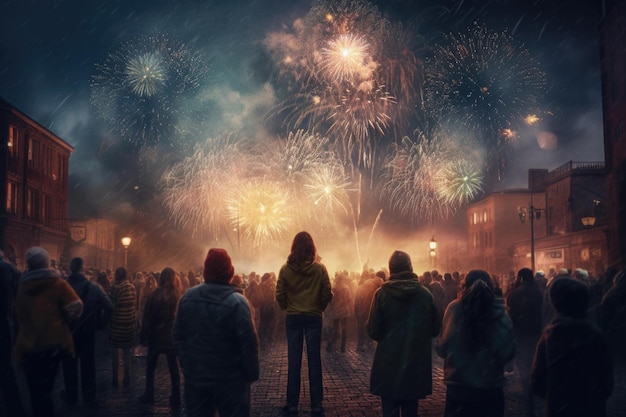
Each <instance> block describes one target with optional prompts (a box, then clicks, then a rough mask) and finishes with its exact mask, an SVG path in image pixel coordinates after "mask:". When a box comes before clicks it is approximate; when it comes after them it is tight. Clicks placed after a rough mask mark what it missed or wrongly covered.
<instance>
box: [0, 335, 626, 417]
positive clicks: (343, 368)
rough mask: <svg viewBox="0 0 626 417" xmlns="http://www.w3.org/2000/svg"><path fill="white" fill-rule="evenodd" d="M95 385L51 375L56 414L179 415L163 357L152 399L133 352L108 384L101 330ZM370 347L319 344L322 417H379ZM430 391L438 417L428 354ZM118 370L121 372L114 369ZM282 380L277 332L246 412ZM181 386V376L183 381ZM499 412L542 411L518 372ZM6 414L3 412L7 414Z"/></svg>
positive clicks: (436, 375) (622, 387)
mask: <svg viewBox="0 0 626 417" xmlns="http://www.w3.org/2000/svg"><path fill="white" fill-rule="evenodd" d="M96 354H97V358H98V359H97V375H98V377H97V389H98V396H97V397H98V407H97V408H87V407H86V406H84V405H82V404H80V403H79V404H78V405H77V406H74V407H72V408H68V407H67V406H66V405H65V404H64V403H63V402H62V401H61V391H62V389H63V383H62V373H61V372H59V374H58V376H57V383H56V386H55V390H54V398H55V400H56V415H57V416H68V417H83V416H93V417H113V416H117V417H130V416H145V417H147V416H151V417H166V416H167V417H185V416H186V412H185V407H184V402H183V405H182V406H181V407H178V408H171V407H170V406H169V404H168V400H169V395H170V381H169V373H168V370H167V364H166V361H165V358H164V357H160V358H159V364H158V368H157V374H156V377H155V380H156V386H155V402H154V404H150V405H146V404H141V403H140V402H139V401H138V397H139V396H140V395H141V393H142V392H143V388H144V383H145V357H143V356H135V357H134V358H133V361H132V366H133V372H132V376H131V383H130V384H129V386H128V387H126V388H124V387H123V386H122V384H121V383H120V386H119V388H113V387H112V386H111V361H110V353H109V350H108V348H107V341H106V334H105V333H101V334H99V337H98V344H97V352H96ZM372 354H373V351H372V350H370V351H368V352H357V351H356V342H355V341H354V340H349V341H348V345H347V348H346V352H345V353H341V352H332V353H331V352H327V351H326V350H325V349H322V361H323V370H324V409H325V413H324V414H325V416H327V417H335V416H336V417H339V416H341V417H347V416H349V417H352V416H367V417H376V416H382V412H381V408H380V398H379V397H376V396H374V395H371V394H370V393H369V370H370V366H371V363H372ZM304 358H305V359H304V362H305V363H304V364H303V368H302V371H303V372H302V381H303V382H302V389H301V397H300V408H299V415H300V416H309V415H310V414H311V413H310V407H309V406H308V404H309V400H308V399H309V391H308V381H307V367H306V355H304ZM433 358H434V359H433V394H432V395H431V396H429V397H427V398H426V399H425V400H421V401H420V402H419V415H420V416H423V417H436V416H437V417H438V416H442V415H443V409H444V403H445V392H446V390H445V385H444V384H443V382H442V379H443V362H442V360H441V359H440V358H438V357H436V355H433ZM624 373H625V372H616V379H617V380H619V381H622V382H617V381H616V389H615V390H614V393H613V396H612V397H611V398H610V400H609V402H608V416H611V417H618V416H619V417H623V416H625V415H626V384H625V383H624V382H623V381H625V380H626V378H623V376H624ZM120 375H121V374H120ZM18 378H19V379H20V382H21V386H22V388H24V380H23V376H22V375H19V374H18ZM286 385H287V345H286V343H285V342H284V339H283V337H278V338H277V341H276V342H275V343H274V344H273V345H272V346H271V347H270V348H269V349H266V351H265V352H263V354H262V355H261V376H260V379H259V381H257V382H256V383H254V384H253V386H252V413H251V415H252V416H253V417H271V416H280V415H281V412H280V408H281V407H282V406H283V405H284V403H285V392H286ZM183 387H184V381H183ZM22 391H23V399H25V400H26V399H27V398H28V397H27V395H28V394H27V391H26V390H25V389H22ZM505 407H506V411H505V416H506V417H517V416H520V417H521V416H524V417H527V416H530V415H535V416H537V417H539V416H541V415H543V411H542V406H541V400H540V399H538V398H535V402H534V407H532V408H533V412H534V414H532V413H529V412H527V410H526V409H525V408H526V407H525V400H524V395H523V388H522V384H521V381H520V378H519V375H518V373H516V372H511V373H506V386H505ZM3 413H4V408H3V404H2V400H1V399H0V415H5V414H3ZM8 417H9V416H8Z"/></svg>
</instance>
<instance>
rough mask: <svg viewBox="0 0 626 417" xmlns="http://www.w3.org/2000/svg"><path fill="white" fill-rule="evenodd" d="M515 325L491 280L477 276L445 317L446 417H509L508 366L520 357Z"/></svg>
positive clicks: (441, 350) (440, 343) (441, 347)
mask: <svg viewBox="0 0 626 417" xmlns="http://www.w3.org/2000/svg"><path fill="white" fill-rule="evenodd" d="M515 347H516V346H515V335H514V333H513V323H512V322H511V319H510V318H509V315H508V314H507V313H506V310H505V308H504V300H503V299H502V298H500V297H497V296H496V295H495V293H494V287H493V283H492V281H491V277H490V276H489V274H488V273H487V272H485V271H483V270H478V269H476V270H472V271H470V272H469V273H468V274H467V276H466V277H465V280H464V284H463V287H462V292H461V297H460V298H459V299H456V300H454V301H452V302H451V303H450V304H449V305H448V308H447V309H446V313H445V314H444V317H443V326H442V330H441V335H440V336H439V339H437V344H436V349H437V353H438V354H439V356H441V357H442V358H444V377H443V382H444V384H446V406H445V414H444V415H445V417H476V416H481V417H501V416H503V415H504V366H505V365H506V363H507V362H509V361H510V360H511V359H513V357H514V356H515Z"/></svg>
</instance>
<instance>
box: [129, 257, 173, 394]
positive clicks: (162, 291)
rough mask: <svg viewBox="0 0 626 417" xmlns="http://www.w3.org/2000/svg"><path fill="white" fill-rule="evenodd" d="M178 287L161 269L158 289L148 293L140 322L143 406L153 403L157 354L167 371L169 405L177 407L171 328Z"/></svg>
mask: <svg viewBox="0 0 626 417" xmlns="http://www.w3.org/2000/svg"><path fill="white" fill-rule="evenodd" d="M181 292H182V285H181V283H180V281H179V279H178V274H177V273H176V271H174V270H173V269H172V268H164V269H163V271H161V274H160V275H159V286H158V287H157V288H156V289H155V290H154V291H152V293H150V295H149V296H148V299H147V300H146V307H145V309H144V313H143V321H142V323H141V332H140V342H141V344H142V345H145V346H147V347H148V355H147V356H146V389H145V391H144V392H143V394H142V395H141V397H140V399H139V400H140V401H141V402H143V403H153V402H154V373H155V371H156V367H157V363H158V360H159V355H160V354H164V355H165V358H166V360H167V367H168V369H169V371H170V380H171V384H172V393H171V395H170V405H172V406H178V405H180V372H179V370H178V360H177V358H176V348H175V347H174V340H173V339H172V327H173V326H174V317H175V316H176V308H177V307H178V300H179V299H180V295H181Z"/></svg>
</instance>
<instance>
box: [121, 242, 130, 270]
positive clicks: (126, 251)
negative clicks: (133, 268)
mask: <svg viewBox="0 0 626 417" xmlns="http://www.w3.org/2000/svg"><path fill="white" fill-rule="evenodd" d="M122 246H124V269H128V247H129V246H130V237H128V236H124V237H123V238H122Z"/></svg>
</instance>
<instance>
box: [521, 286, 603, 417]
mask: <svg viewBox="0 0 626 417" xmlns="http://www.w3.org/2000/svg"><path fill="white" fill-rule="evenodd" d="M548 288H549V291H550V292H549V297H550V302H551V303H552V306H553V307H554V311H555V316H554V319H553V320H552V321H551V322H550V324H549V325H548V326H546V328H545V329H544V331H543V334H542V336H541V339H540V340H539V343H538V344H537V350H536V353H535V358H534V360H533V367H532V373H531V382H532V387H533V390H534V392H535V394H537V395H538V396H539V397H541V398H544V399H545V406H544V409H545V415H546V417H589V416H594V417H602V416H605V415H606V400H607V399H608V398H609V396H610V395H611V391H612V390H613V370H612V365H611V355H610V353H609V347H608V345H607V343H606V341H605V340H604V336H603V335H602V333H601V332H600V330H599V329H598V328H596V327H595V326H594V325H593V324H591V323H590V322H589V321H588V320H586V316H587V309H588V308H589V299H590V294H589V287H588V285H587V284H585V283H583V282H581V281H579V280H576V279H572V278H560V279H555V281H554V282H552V283H551V285H550V286H549V287H548Z"/></svg>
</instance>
